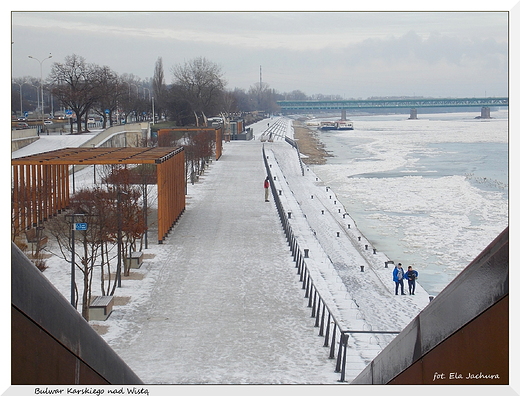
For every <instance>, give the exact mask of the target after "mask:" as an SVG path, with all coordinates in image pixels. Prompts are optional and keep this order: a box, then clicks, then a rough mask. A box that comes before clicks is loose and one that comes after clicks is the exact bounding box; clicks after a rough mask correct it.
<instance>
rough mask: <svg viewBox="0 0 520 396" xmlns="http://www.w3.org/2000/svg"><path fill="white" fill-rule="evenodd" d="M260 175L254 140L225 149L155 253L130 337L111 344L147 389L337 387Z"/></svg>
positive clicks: (262, 172)
mask: <svg viewBox="0 0 520 396" xmlns="http://www.w3.org/2000/svg"><path fill="white" fill-rule="evenodd" d="M266 123H267V121H266V122H265V124H266ZM257 125H258V124H257ZM265 127H267V124H266V125H265ZM255 134H256V135H257V136H258V135H259V132H257V131H256V130H255ZM265 175H266V173H265V168H264V164H263V160H262V143H261V142H260V141H259V140H256V141H248V142H242V141H232V142H230V143H226V144H225V145H224V154H223V156H222V157H221V159H220V160H219V161H217V162H213V164H212V165H211V166H210V167H209V169H208V170H207V172H206V174H205V175H204V176H203V177H202V178H201V182H200V183H198V185H197V187H201V188H198V189H197V193H196V194H194V195H193V197H190V196H188V200H187V203H188V206H187V209H186V211H185V213H184V214H183V215H182V216H181V218H180V220H179V222H178V223H177V224H176V226H175V227H174V229H173V231H172V232H171V233H170V235H169V236H168V237H167V238H166V241H165V243H164V244H163V245H161V246H160V247H159V248H158V249H154V251H157V252H159V253H158V255H157V257H155V258H154V260H153V267H154V270H153V271H154V272H155V273H156V276H157V280H156V282H155V286H154V288H153V290H152V292H151V294H150V295H149V298H148V302H147V303H142V304H139V306H138V307H137V308H136V309H134V310H132V311H131V313H129V314H131V315H132V318H126V322H127V323H131V327H132V329H127V330H129V334H128V333H126V335H124V336H121V337H117V338H116V339H113V340H111V341H109V344H110V345H111V346H112V348H114V350H115V351H116V352H117V353H118V354H119V355H120V356H121V357H122V358H123V359H124V360H125V361H126V362H127V363H128V364H129V365H130V367H131V368H132V369H133V370H134V371H135V372H136V374H137V375H138V376H139V377H140V378H141V379H142V380H143V381H144V382H145V383H148V384H287V383H291V384H294V383H296V384H337V383H338V382H337V381H338V374H337V373H334V367H335V366H334V365H335V360H332V359H328V356H327V350H326V348H323V338H322V337H318V336H317V329H316V328H315V327H314V320H313V319H312V318H311V317H310V310H309V308H308V307H307V303H306V300H305V299H304V297H303V295H304V290H302V288H301V284H300V283H299V282H298V277H297V275H296V273H295V269H294V262H293V260H292V257H291V256H290V252H289V249H288V247H287V243H286V240H285V238H284V235H283V232H282V229H281V227H280V222H279V219H278V216H277V213H276V210H275V207H274V203H273V202H272V200H271V202H268V203H266V202H264V191H263V180H264V179H265ZM123 292H124V290H123ZM113 315H114V317H113V318H112V317H111V319H112V320H114V321H117V320H118V316H117V314H116V312H114V314H113ZM120 319H121V320H122V321H125V319H124V318H120ZM130 320H131V322H130ZM123 333H125V332H123Z"/></svg>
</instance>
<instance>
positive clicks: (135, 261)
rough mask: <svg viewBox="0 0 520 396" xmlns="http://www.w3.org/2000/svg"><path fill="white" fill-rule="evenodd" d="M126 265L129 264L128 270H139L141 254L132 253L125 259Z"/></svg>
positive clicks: (141, 259)
mask: <svg viewBox="0 0 520 396" xmlns="http://www.w3.org/2000/svg"><path fill="white" fill-rule="evenodd" d="M126 263H127V264H128V263H130V268H141V265H142V264H143V252H132V253H131V254H130V257H127V258H126Z"/></svg>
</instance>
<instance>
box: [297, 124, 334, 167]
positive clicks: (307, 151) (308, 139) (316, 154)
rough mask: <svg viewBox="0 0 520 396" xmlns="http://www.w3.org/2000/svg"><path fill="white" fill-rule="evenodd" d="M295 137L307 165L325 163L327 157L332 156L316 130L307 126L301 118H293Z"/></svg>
mask: <svg viewBox="0 0 520 396" xmlns="http://www.w3.org/2000/svg"><path fill="white" fill-rule="evenodd" d="M293 129H294V138H295V140H296V141H297V142H298V148H299V150H300V153H301V154H303V156H302V161H303V162H304V163H305V164H307V165H323V164H325V163H326V162H327V157H332V154H330V153H329V152H328V151H327V150H325V149H324V145H323V143H322V142H321V141H320V140H319V139H318V137H317V133H316V131H315V130H312V129H311V128H309V127H307V126H305V125H304V124H303V123H302V122H301V121H300V120H293Z"/></svg>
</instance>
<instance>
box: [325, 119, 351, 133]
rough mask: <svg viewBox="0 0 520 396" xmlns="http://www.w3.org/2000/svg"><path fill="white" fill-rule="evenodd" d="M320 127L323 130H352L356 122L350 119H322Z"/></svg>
mask: <svg viewBox="0 0 520 396" xmlns="http://www.w3.org/2000/svg"><path fill="white" fill-rule="evenodd" d="M320 129H321V130H322V131H332V130H342V131H344V130H352V129H354V123H353V122H352V121H350V120H339V121H322V122H321V123H320Z"/></svg>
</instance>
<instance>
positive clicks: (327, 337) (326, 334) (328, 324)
mask: <svg viewBox="0 0 520 396" xmlns="http://www.w3.org/2000/svg"><path fill="white" fill-rule="evenodd" d="M330 315H331V314H330V312H329V317H328V319H327V329H326V330H325V342H324V343H323V346H324V347H328V346H329V334H330Z"/></svg>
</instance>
